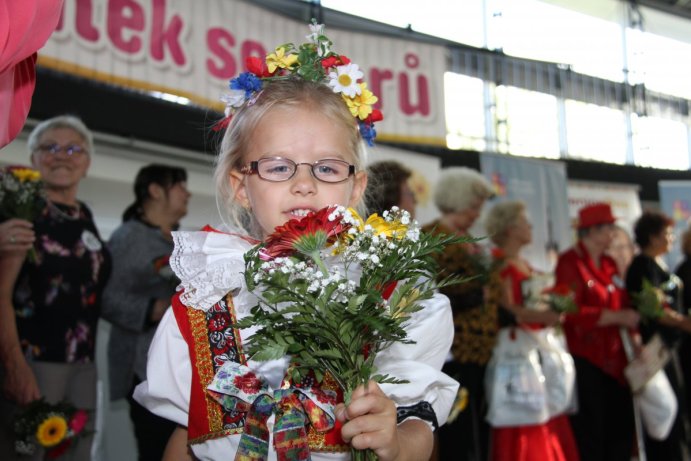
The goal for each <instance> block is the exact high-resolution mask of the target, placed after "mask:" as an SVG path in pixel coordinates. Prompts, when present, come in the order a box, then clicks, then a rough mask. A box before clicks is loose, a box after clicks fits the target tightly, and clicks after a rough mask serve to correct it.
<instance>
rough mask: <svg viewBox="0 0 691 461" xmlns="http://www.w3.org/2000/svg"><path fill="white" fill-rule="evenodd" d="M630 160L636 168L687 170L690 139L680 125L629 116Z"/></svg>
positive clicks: (655, 119) (682, 125) (673, 122)
mask: <svg viewBox="0 0 691 461" xmlns="http://www.w3.org/2000/svg"><path fill="white" fill-rule="evenodd" d="M632 127H633V157H634V163H635V164H636V165H639V166H649V167H654V168H666V169H674V170H688V169H689V166H690V165H689V145H688V144H689V140H688V139H689V135H688V131H687V130H688V129H687V127H686V125H684V124H683V123H681V122H675V121H672V120H665V119H661V118H655V117H637V116H635V115H632Z"/></svg>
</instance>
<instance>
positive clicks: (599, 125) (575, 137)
mask: <svg viewBox="0 0 691 461" xmlns="http://www.w3.org/2000/svg"><path fill="white" fill-rule="evenodd" d="M565 105H566V139H567V146H568V152H569V157H571V158H582V159H592V160H599V161H602V162H609V163H619V164H624V163H626V116H625V115H624V113H623V112H622V111H620V110H616V109H610V108H607V107H602V106H596V105H594V104H586V103H583V102H580V101H572V100H567V101H566V104H565Z"/></svg>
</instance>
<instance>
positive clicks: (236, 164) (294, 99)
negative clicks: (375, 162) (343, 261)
mask: <svg viewBox="0 0 691 461" xmlns="http://www.w3.org/2000/svg"><path fill="white" fill-rule="evenodd" d="M283 107H291V108H298V107H299V108H308V109H310V110H312V111H314V112H318V113H320V114H321V115H323V116H325V117H327V118H328V119H330V120H332V121H333V122H334V123H336V124H340V125H342V127H343V129H344V130H346V131H347V132H348V134H349V137H348V139H349V146H348V149H349V151H350V153H351V154H352V157H353V164H354V165H355V169H356V171H360V170H362V167H363V165H364V164H365V162H366V157H365V156H366V150H365V145H364V142H363V140H362V137H361V136H360V131H359V128H358V125H357V123H356V122H355V120H354V118H353V116H352V115H351V113H350V111H349V110H348V107H347V105H346V103H345V102H344V101H343V98H342V97H341V95H340V94H338V93H335V92H334V91H333V90H332V89H331V88H329V87H328V86H327V85H325V84H323V83H317V82H310V81H307V80H303V79H300V78H288V79H285V80H278V81H274V82H270V83H267V84H266V85H265V87H264V89H263V90H262V91H261V92H260V93H259V94H258V95H257V96H256V97H255V98H254V99H251V100H250V101H248V102H247V103H246V104H245V106H243V107H242V108H241V109H240V110H239V111H238V112H237V113H235V114H234V115H233V118H232V120H231V122H230V124H229V125H228V128H227V129H226V131H225V134H224V136H223V140H222V142H221V147H220V151H219V155H218V157H217V159H216V167H215V170H214V182H215V185H216V205H217V207H218V209H219V213H220V214H221V218H222V219H223V220H224V222H225V223H226V224H229V225H231V226H234V227H237V228H239V229H241V230H243V231H245V232H247V233H248V234H250V235H253V236H255V237H259V236H260V235H261V229H259V228H258V225H257V223H256V222H255V220H254V216H253V214H252V213H251V210H246V209H244V208H243V207H242V206H241V205H240V204H239V203H237V202H236V200H235V191H234V190H233V188H232V187H231V184H230V180H229V176H230V172H231V171H232V170H240V169H241V168H242V167H243V166H245V159H244V154H245V153H246V152H247V150H248V148H249V145H250V143H251V140H252V136H253V134H254V130H255V129H256V127H257V126H258V125H259V123H260V122H261V121H262V119H263V118H264V117H266V115H267V114H269V113H270V112H271V110H273V109H277V108H283ZM226 218H227V219H229V222H226V220H225V219H226Z"/></svg>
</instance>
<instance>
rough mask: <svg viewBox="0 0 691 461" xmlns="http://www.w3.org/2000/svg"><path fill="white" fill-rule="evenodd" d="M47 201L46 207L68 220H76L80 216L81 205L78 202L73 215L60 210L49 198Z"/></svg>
mask: <svg viewBox="0 0 691 461" xmlns="http://www.w3.org/2000/svg"><path fill="white" fill-rule="evenodd" d="M47 202H48V208H50V209H51V210H52V211H54V212H55V213H56V214H57V215H58V216H60V217H62V218H64V219H66V220H68V221H77V220H78V219H79V217H80V216H81V211H82V207H81V205H80V204H79V202H77V206H76V208H75V212H74V215H72V214H69V213H65V212H64V211H62V210H61V209H60V207H59V206H57V205H56V204H54V203H53V202H51V201H50V200H48V201H47ZM67 206H69V205H67ZM70 208H71V207H70Z"/></svg>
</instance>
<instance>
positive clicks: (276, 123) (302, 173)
mask: <svg viewBox="0 0 691 461" xmlns="http://www.w3.org/2000/svg"><path fill="white" fill-rule="evenodd" d="M349 145H350V144H349V142H348V134H347V133H346V131H345V130H344V129H343V127H342V125H340V124H338V123H336V122H334V121H332V120H331V119H329V118H327V117H325V116H324V115H323V114H322V113H320V112H318V111H315V110H312V109H311V108H307V107H305V108H302V107H300V108H277V109H274V110H272V111H271V112H270V113H268V114H267V115H266V116H265V117H264V118H263V119H262V120H261V122H259V124H257V126H256V128H255V130H254V133H253V134H252V142H251V144H250V145H249V146H248V147H249V148H248V150H247V151H246V152H245V155H244V158H243V165H245V166H248V165H249V164H250V162H252V161H257V160H260V159H264V158H270V157H282V158H286V159H290V160H292V161H293V162H295V163H296V164H300V165H298V167H297V171H296V172H295V174H294V175H293V177H292V178H290V179H288V180H286V181H282V182H271V181H267V180H265V179H262V178H260V177H259V175H258V174H243V173H242V172H240V171H237V170H233V171H231V173H230V178H229V179H230V182H231V186H232V188H233V190H234V191H235V200H237V201H238V203H240V205H242V206H243V207H245V208H249V209H251V212H252V214H253V215H254V217H255V219H256V221H257V223H258V224H259V226H260V227H261V229H262V232H263V236H264V237H266V236H267V235H268V234H270V233H272V232H273V231H274V229H275V228H276V226H280V225H282V224H284V223H285V222H286V221H288V220H290V219H294V218H301V217H303V216H305V215H306V214H307V213H309V212H311V211H317V210H319V209H321V208H324V207H326V206H329V205H343V206H356V205H357V204H358V203H359V202H360V199H361V197H362V194H363V192H364V190H365V187H366V186H367V174H366V173H365V172H364V171H358V172H356V173H355V174H354V175H351V176H350V177H349V178H348V179H346V180H345V181H343V182H339V183H327V182H322V181H320V180H318V179H317V178H315V177H314V175H313V174H312V171H311V169H310V166H309V165H305V164H304V163H307V164H313V163H314V162H316V161H319V160H325V159H336V160H342V161H345V162H347V163H349V164H352V163H354V160H355V159H354V158H353V154H352V153H351V152H350V151H349V150H348V146H349Z"/></svg>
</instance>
